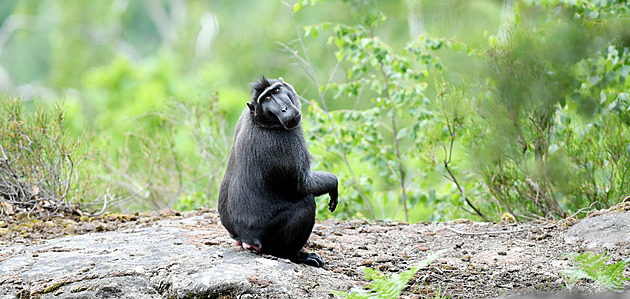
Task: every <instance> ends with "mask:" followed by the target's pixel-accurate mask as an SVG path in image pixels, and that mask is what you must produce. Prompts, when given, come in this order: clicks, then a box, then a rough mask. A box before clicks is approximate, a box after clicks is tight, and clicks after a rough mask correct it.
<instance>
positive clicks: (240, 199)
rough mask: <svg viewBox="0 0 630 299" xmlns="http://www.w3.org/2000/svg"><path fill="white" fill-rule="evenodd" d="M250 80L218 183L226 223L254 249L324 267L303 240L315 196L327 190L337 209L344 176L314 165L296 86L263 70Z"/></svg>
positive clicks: (332, 207)
mask: <svg viewBox="0 0 630 299" xmlns="http://www.w3.org/2000/svg"><path fill="white" fill-rule="evenodd" d="M251 87H252V96H251V99H250V101H249V102H248V103H247V108H246V109H245V111H243V114H242V115H241V117H240V119H239V120H238V123H237V124H236V129H235V133H234V144H233V145H232V149H231V150H230V157H229V160H228V165H227V169H226V171H225V175H224V176H223V181H222V182H221V188H220V191H219V205H218V207H219V215H220V217H221V223H222V224H223V226H224V227H225V228H226V229H227V231H228V232H229V234H230V237H232V238H233V239H234V240H235V242H236V244H238V245H239V246H242V247H243V248H245V249H247V250H252V251H255V252H259V253H263V254H270V255H274V256H277V257H281V258H287V259H289V260H291V261H293V262H295V263H305V264H308V265H312V266H316V267H321V266H322V265H323V261H322V259H321V258H320V257H319V256H318V255H317V254H315V253H308V252H305V251H303V250H302V247H304V245H305V244H306V241H307V240H308V238H309V236H310V234H311V232H312V230H313V225H314V224H315V210H316V207H315V196H320V195H323V194H326V193H328V194H329V195H330V201H329V203H328V208H329V210H330V211H331V212H332V211H334V210H335V208H336V206H337V197H338V191H337V184H338V183H337V177H336V176H335V175H334V174H332V173H329V172H322V171H311V161H310V154H309V152H308V149H307V147H306V141H305V140H304V135H303V132H302V128H301V127H300V121H301V120H302V115H301V113H300V107H301V104H300V100H299V98H298V96H297V93H296V92H295V90H294V89H293V87H292V86H291V85H290V84H288V83H287V82H285V81H284V80H283V79H282V77H280V78H279V79H277V80H276V79H266V78H265V77H264V76H263V77H262V78H261V79H260V80H259V81H258V82H255V83H253V84H252V86H251Z"/></svg>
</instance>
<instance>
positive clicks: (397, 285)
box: [332, 249, 448, 299]
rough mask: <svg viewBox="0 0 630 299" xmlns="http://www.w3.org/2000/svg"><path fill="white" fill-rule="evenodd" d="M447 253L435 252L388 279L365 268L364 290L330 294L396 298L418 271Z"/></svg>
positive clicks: (355, 298)
mask: <svg viewBox="0 0 630 299" xmlns="http://www.w3.org/2000/svg"><path fill="white" fill-rule="evenodd" d="M447 251H448V249H443V250H440V251H437V252H435V253H433V254H431V255H429V256H428V257H427V258H426V259H424V260H422V261H421V262H420V263H419V264H418V265H415V266H413V267H411V269H409V270H407V271H403V272H401V273H399V274H398V273H397V274H394V275H392V276H390V277H388V276H386V275H384V274H383V273H381V272H380V271H378V270H376V269H372V268H365V269H364V272H365V273H364V275H365V279H367V280H369V281H370V283H368V284H367V285H366V286H365V288H363V289H352V290H350V291H349V292H340V291H333V292H332V293H333V294H335V295H337V296H339V297H342V298H348V299H377V298H378V299H386V298H398V297H399V296H400V294H401V293H402V290H403V289H404V288H405V286H406V285H407V283H408V282H409V280H411V279H412V278H413V276H414V275H416V273H417V272H418V271H419V270H420V269H422V268H425V267H427V266H428V265H429V264H431V263H432V262H433V261H435V260H437V259H438V258H440V256H442V255H443V254H444V253H445V252H447Z"/></svg>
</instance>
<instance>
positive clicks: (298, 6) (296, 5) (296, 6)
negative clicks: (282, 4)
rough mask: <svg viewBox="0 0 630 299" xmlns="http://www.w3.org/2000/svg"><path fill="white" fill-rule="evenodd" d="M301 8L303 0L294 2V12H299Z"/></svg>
mask: <svg viewBox="0 0 630 299" xmlns="http://www.w3.org/2000/svg"><path fill="white" fill-rule="evenodd" d="M300 9H302V3H301V2H298V3H295V4H293V13H297V12H298V11H300Z"/></svg>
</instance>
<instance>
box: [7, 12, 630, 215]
mask: <svg viewBox="0 0 630 299" xmlns="http://www.w3.org/2000/svg"><path fill="white" fill-rule="evenodd" d="M627 19H628V6H627V4H625V2H624V1H601V0H600V1H579V0H574V1H544V0H539V1H533V0H530V1H516V0H512V1H511V0H505V1H500V0H484V1H455V0H445V1H428V0H405V1H367V0H365V1H360V0H346V1H333V0H329V1H313V0H310V1H300V2H290V3H285V2H281V1H271V0H269V1H242V0H235V1H193V0H191V1H183V0H170V1H168V0H155V1H152V0H146V1H130V0H114V1H63V0H59V1H33V0H7V1H2V2H1V3H0V24H1V25H0V26H1V27H0V88H1V89H2V90H3V91H5V92H6V93H7V96H6V97H5V98H4V99H3V100H4V101H11V100H13V99H15V98H19V99H21V101H23V105H24V107H25V111H26V112H25V113H27V114H28V113H31V114H33V113H34V111H36V109H37V107H38V106H42V107H44V108H45V107H51V106H52V104H53V103H61V105H62V107H64V109H63V116H64V129H67V130H68V131H67V133H65V134H69V135H71V136H75V137H76V138H75V140H76V141H75V142H77V143H80V144H81V146H80V147H79V148H78V149H79V150H77V152H76V155H78V156H79V157H81V159H80V160H81V161H82V163H81V165H77V167H76V169H75V170H74V171H76V177H77V179H76V181H75V182H74V183H73V185H72V190H74V191H75V193H74V197H72V198H71V200H72V202H73V203H75V204H77V205H79V206H80V207H81V208H82V209H85V210H90V211H100V210H101V208H103V207H105V208H106V209H105V210H108V211H122V212H132V211H137V210H149V209H160V208H175V209H180V210H186V209H194V208H197V207H200V206H210V207H216V197H217V193H218V186H219V184H220V180H221V178H222V175H223V171H224V169H225V165H226V161H227V154H228V152H229V148H230V146H231V138H232V137H231V136H232V133H233V127H234V124H235V123H236V120H237V118H238V117H239V116H240V113H241V112H242V109H244V108H245V102H246V101H248V100H249V92H250V91H249V85H248V84H249V83H251V82H253V81H255V80H257V78H259V77H260V76H261V75H265V76H266V77H271V78H276V77H279V76H282V77H283V78H285V80H287V81H288V82H290V83H291V84H292V85H293V86H294V87H295V89H296V90H297V91H298V93H300V95H301V96H302V97H303V100H304V103H305V104H304V105H303V110H304V113H305V118H304V124H303V127H304V129H305V132H306V136H309V137H308V142H309V147H310V150H311V152H312V154H313V156H314V157H313V168H314V169H317V170H325V171H331V172H334V173H335V174H337V175H338V177H339V178H340V188H341V190H340V207H339V210H338V211H337V212H335V213H333V214H331V213H329V212H328V211H327V210H326V209H325V207H326V201H327V198H326V197H322V198H320V199H318V210H319V214H318V217H319V218H320V219H325V218H328V217H340V218H347V217H362V218H375V219H396V220H406V221H410V222H417V221H427V220H439V221H444V220H451V219H456V218H462V217H464V218H473V219H485V220H500V219H501V218H502V217H504V218H505V217H506V216H505V215H508V216H507V218H506V219H512V218H514V219H516V220H526V219H532V218H537V217H564V216H567V215H570V214H573V213H575V212H577V211H578V210H579V209H580V208H584V207H591V208H604V207H609V206H612V205H614V204H617V203H619V202H621V201H622V200H623V199H624V198H625V197H627V196H630V187H629V186H628V185H629V184H628V182H629V181H630V165H629V164H630V162H629V161H630V159H629V157H630V142H629V140H630V138H629V134H630V133H629V129H628V125H629V124H630V104H629V101H628V90H629V88H630V83H629V82H628V80H626V77H627V75H628V72H629V70H630V69H629V66H628V63H629V59H630V53H629V51H628V47H629V46H630V33H628V30H627V28H630V27H628V25H629V24H628V23H627V22H625V21H624V20H627ZM624 22H625V23H624ZM313 78H315V79H316V80H313ZM45 110H46V109H45ZM3 113H5V112H3ZM34 117H37V116H34ZM3 142H9V141H6V140H4V141H3ZM3 146H4V147H5V148H8V146H7V145H3ZM510 215H512V216H514V217H509V216H510ZM578 216H579V215H578Z"/></svg>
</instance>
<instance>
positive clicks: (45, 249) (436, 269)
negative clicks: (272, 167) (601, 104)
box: [0, 203, 630, 299]
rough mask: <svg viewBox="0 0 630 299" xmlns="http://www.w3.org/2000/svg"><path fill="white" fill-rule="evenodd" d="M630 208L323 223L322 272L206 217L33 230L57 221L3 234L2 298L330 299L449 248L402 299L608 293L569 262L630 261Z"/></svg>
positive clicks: (142, 218)
mask: <svg viewBox="0 0 630 299" xmlns="http://www.w3.org/2000/svg"><path fill="white" fill-rule="evenodd" d="M628 210H630V204H627V203H626V204H625V205H623V206H622V207H620V208H619V207H618V208H616V209H615V210H611V211H607V212H605V213H596V214H593V216H592V217H588V218H586V219H584V220H582V221H579V222H577V223H575V224H574V223H572V222H571V221H562V222H556V223H552V222H531V223H520V224H500V223H499V224H496V223H479V222H470V221H454V222H449V223H419V224H402V223H388V222H366V221H362V220H353V221H337V220H328V221H324V222H321V223H318V224H316V226H315V230H314V233H313V235H312V236H311V239H310V241H309V244H308V245H307V250H309V251H314V252H317V253H318V254H320V256H322V257H323V259H324V260H325V262H326V265H325V266H324V267H323V268H314V267H310V266H305V265H297V264H294V263H291V262H290V261H288V260H284V259H278V258H275V257H271V256H266V255H257V254H254V253H251V252H248V251H244V250H242V249H240V248H238V247H236V246H234V245H232V244H231V242H230V240H229V238H228V237H227V233H226V232H225V230H224V229H223V228H222V227H221V225H220V223H219V219H218V216H217V213H216V212H215V211H213V210H208V209H206V210H201V211H194V212H187V213H184V214H183V215H182V214H179V213H172V214H167V215H164V214H162V215H161V216H160V215H158V216H155V215H153V216H151V215H150V214H147V215H136V216H134V217H127V218H124V217H122V216H119V217H118V218H116V217H111V216H110V220H111V219H118V220H120V219H126V220H125V221H124V222H125V223H124V224H120V223H119V224H120V225H117V224H116V223H118V222H120V221H118V222H115V221H114V222H112V221H109V222H107V221H106V219H107V218H102V219H81V220H77V221H74V222H73V223H71V224H68V221H66V222H64V223H66V226H65V227H69V228H68V229H67V230H65V231H62V233H57V234H56V235H58V236H55V235H54V234H53V236H50V237H47V236H46V234H42V233H37V232H36V231H35V230H37V228H38V227H40V228H42V227H51V226H53V225H54V223H53V224H50V223H47V222H46V223H38V224H36V225H32V226H23V227H26V228H24V229H23V230H22V231H21V232H20V231H18V230H16V228H17V227H19V226H18V225H13V226H7V227H5V228H4V231H2V232H0V233H1V235H0V236H2V237H0V298H1V299H9V298H11V299H13V298H236V297H238V298H331V297H333V295H332V293H331V290H338V291H347V290H350V289H351V288H360V287H362V286H363V285H365V284H366V280H365V279H364V277H363V271H362V269H363V268H365V267H371V268H376V269H379V270H380V271H382V272H383V273H385V274H387V275H392V274H396V273H400V272H401V271H404V270H407V269H409V268H410V267H412V266H413V265H416V264H418V263H419V262H420V261H421V260H422V259H424V258H425V257H426V256H427V255H428V254H430V253H432V252H434V251H437V250H440V249H444V248H451V250H450V251H449V252H448V253H446V254H445V255H444V256H443V257H441V258H440V259H439V260H437V261H435V262H434V263H432V264H431V265H430V266H429V267H427V268H425V269H422V270H420V271H419V272H418V273H417V274H416V276H415V277H414V278H413V279H412V280H411V281H410V282H409V284H408V285H407V286H406V288H405V290H404V292H403V297H406V298H427V297H429V298H434V297H435V296H436V295H437V294H440V295H441V296H450V298H499V297H502V296H514V295H531V294H540V293H564V294H566V293H569V292H573V293H574V294H575V293H576V292H579V293H586V294H598V293H601V292H603V290H602V289H601V288H600V287H599V286H598V285H597V284H595V283H594V282H593V281H589V280H586V279H582V280H580V281H578V283H577V284H575V285H573V286H569V285H568V284H567V283H566V280H565V279H564V277H563V276H562V274H561V271H562V270H563V269H566V268H569V267H571V260H570V259H568V258H567V256H566V254H567V253H571V252H585V251H592V252H595V253H600V252H604V251H606V252H607V254H608V255H609V256H610V257H611V259H610V261H611V262H616V261H619V260H622V259H625V258H628V257H629V256H630V233H629V232H630V212H629V211H628ZM156 215H157V214H156ZM12 233H13V234H12ZM629 270H630V269H626V271H625V272H624V275H625V276H626V277H629V276H630V275H629V274H630V273H629ZM569 287H571V288H569ZM628 287H630V285H629V284H626V288H628ZM595 296H601V295H595ZM611 296H612V297H609V298H622V296H624V295H611ZM623 298H630V294H626V295H625V297H623Z"/></svg>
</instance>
